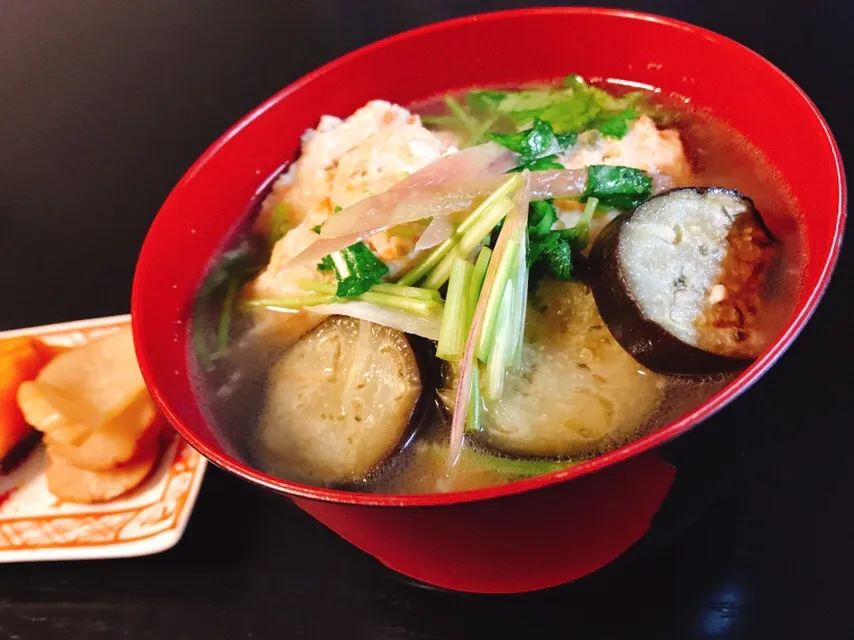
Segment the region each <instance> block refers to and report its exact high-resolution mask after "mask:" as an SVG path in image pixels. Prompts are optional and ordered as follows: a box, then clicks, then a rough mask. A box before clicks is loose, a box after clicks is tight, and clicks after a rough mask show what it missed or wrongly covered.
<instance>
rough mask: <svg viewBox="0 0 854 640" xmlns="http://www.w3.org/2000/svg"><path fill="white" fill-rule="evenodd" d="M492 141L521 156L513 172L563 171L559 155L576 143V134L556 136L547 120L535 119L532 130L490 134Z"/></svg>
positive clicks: (488, 135)
mask: <svg viewBox="0 0 854 640" xmlns="http://www.w3.org/2000/svg"><path fill="white" fill-rule="evenodd" d="M487 137H489V138H490V139H491V140H494V141H495V142H497V143H498V144H500V145H502V146H504V147H507V148H508V149H510V150H511V151H513V152H515V153H518V154H519V166H518V167H516V168H515V169H511V170H510V171H509V172H508V173H512V172H513V171H522V170H523V169H528V170H529V171H544V170H546V169H563V165H562V164H560V163H559V162H557V154H558V153H561V152H563V151H565V150H566V148H567V147H568V146H569V145H570V144H573V143H574V142H575V139H576V138H575V135H574V134H565V135H555V132H554V131H553V130H552V127H551V125H550V124H549V123H548V122H546V121H545V120H540V119H539V118H534V122H533V124H532V125H531V128H530V129H525V130H524V131H519V132H518V133H490V134H487Z"/></svg>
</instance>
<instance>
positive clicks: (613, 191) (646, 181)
mask: <svg viewBox="0 0 854 640" xmlns="http://www.w3.org/2000/svg"><path fill="white" fill-rule="evenodd" d="M651 190H652V178H651V177H650V175H649V174H648V173H647V172H646V171H642V170H641V169H634V168H632V167H612V166H609V165H602V164H594V165H590V166H589V167H587V186H586V187H585V189H584V196H583V198H582V200H586V199H587V198H591V197H594V198H598V200H599V202H601V203H602V204H604V205H607V206H610V207H614V208H616V209H623V210H626V211H627V210H629V209H634V208H635V207H636V206H637V205H639V204H640V203H641V202H643V201H644V200H646V199H647V198H648V197H649V194H650V191H651Z"/></svg>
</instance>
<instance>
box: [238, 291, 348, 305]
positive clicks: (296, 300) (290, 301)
mask: <svg viewBox="0 0 854 640" xmlns="http://www.w3.org/2000/svg"><path fill="white" fill-rule="evenodd" d="M330 286H332V287H334V285H330ZM337 299H338V298H336V297H335V296H334V295H306V296H291V297H288V298H255V299H254V300H247V301H246V302H244V303H243V306H244V307H247V308H252V307H265V308H267V309H277V308H278V309H300V308H302V307H313V306H315V305H319V304H331V303H333V302H335V301H336V300H337Z"/></svg>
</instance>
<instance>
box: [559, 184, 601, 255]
mask: <svg viewBox="0 0 854 640" xmlns="http://www.w3.org/2000/svg"><path fill="white" fill-rule="evenodd" d="M598 205H599V200H598V199H596V198H592V197H591V198H588V200H587V204H586V205H585V206H584V211H583V212H582V213H581V219H580V220H579V221H578V223H577V224H576V225H575V226H574V227H572V229H564V230H562V231H559V232H558V233H560V236H561V237H562V238H564V239H565V240H567V241H569V244H570V246H571V247H572V248H573V249H574V250H575V251H581V250H582V249H584V247H586V246H587V238H588V235H589V231H590V221H591V220H593V214H594V213H595V212H596V207H597V206H598Z"/></svg>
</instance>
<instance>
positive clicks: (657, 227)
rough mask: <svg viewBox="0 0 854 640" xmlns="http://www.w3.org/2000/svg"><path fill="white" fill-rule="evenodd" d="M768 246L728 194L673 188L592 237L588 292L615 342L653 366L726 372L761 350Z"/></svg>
mask: <svg viewBox="0 0 854 640" xmlns="http://www.w3.org/2000/svg"><path fill="white" fill-rule="evenodd" d="M775 245H776V241H775V240H774V238H773V237H772V236H771V233H770V232H769V231H768V229H767V227H766V226H765V224H764V222H763V221H762V217H761V216H760V215H759V212H758V211H757V210H756V207H755V206H754V204H753V202H752V201H751V200H750V199H749V198H747V197H745V196H743V195H741V194H740V193H738V192H737V191H733V190H729V189H722V188H695V187H688V188H681V189H673V190H671V191H667V192H665V193H662V194H660V195H657V196H654V197H652V198H650V199H649V200H647V201H646V202H644V203H643V204H641V205H640V206H638V207H637V208H636V209H635V211H634V212H633V213H632V214H625V215H622V216H619V217H618V218H616V219H615V220H614V221H612V222H611V223H610V224H609V225H608V226H607V227H606V228H605V229H604V230H603V232H602V233H601V234H600V235H599V237H598V238H597V239H596V242H595V243H594V245H593V248H592V250H591V252H590V267H591V272H592V273H593V274H595V276H594V279H593V283H592V286H593V294H594V296H595V298H596V304H597V305H598V307H599V312H600V314H601V315H602V318H603V319H604V320H605V323H606V324H607V325H608V328H609V329H610V330H611V333H612V334H613V335H614V337H615V338H616V340H617V341H618V342H619V343H620V344H621V345H622V346H623V348H624V349H626V351H628V352H629V353H630V354H631V355H632V356H633V357H634V358H635V359H636V360H637V361H638V362H640V363H641V364H643V365H645V366H647V367H649V368H650V369H652V370H653V371H657V372H660V373H670V374H710V373H718V372H725V371H731V370H734V369H738V368H741V367H743V366H745V365H746V364H747V363H748V362H750V361H751V360H753V359H755V358H756V357H757V356H758V355H759V354H760V353H761V352H762V351H763V350H764V348H765V347H766V346H767V342H768V336H767V335H766V334H765V332H763V331H761V329H760V326H759V322H758V319H757V318H758V314H759V309H760V306H761V299H762V291H763V288H764V286H765V281H766V279H767V274H768V271H769V269H770V266H771V264H772V261H773V259H774V256H775V254H776V247H775Z"/></svg>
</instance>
